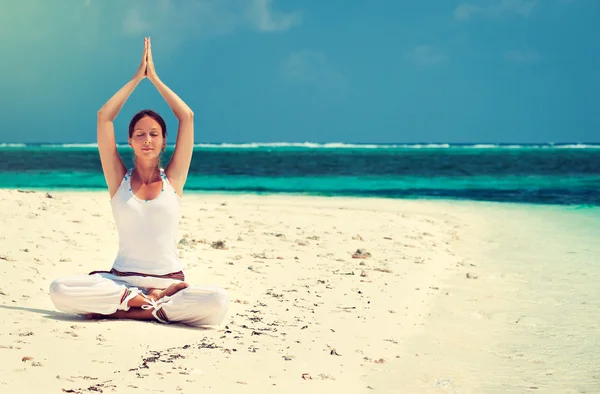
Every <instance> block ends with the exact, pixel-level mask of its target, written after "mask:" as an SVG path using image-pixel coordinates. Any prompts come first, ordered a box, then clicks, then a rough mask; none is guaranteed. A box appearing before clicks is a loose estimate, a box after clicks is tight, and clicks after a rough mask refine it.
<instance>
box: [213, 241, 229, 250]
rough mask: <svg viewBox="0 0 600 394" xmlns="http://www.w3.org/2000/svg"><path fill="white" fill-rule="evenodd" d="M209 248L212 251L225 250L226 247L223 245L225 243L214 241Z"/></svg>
mask: <svg viewBox="0 0 600 394" xmlns="http://www.w3.org/2000/svg"><path fill="white" fill-rule="evenodd" d="M210 246H211V248H213V249H227V246H226V245H225V241H221V240H219V241H215V242H213V243H212V245H210Z"/></svg>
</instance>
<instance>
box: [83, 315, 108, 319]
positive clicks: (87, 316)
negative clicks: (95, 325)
mask: <svg viewBox="0 0 600 394" xmlns="http://www.w3.org/2000/svg"><path fill="white" fill-rule="evenodd" d="M105 317H106V316H105V315H101V314H99V313H88V314H87V315H85V318H86V319H89V320H99V319H104V318H105Z"/></svg>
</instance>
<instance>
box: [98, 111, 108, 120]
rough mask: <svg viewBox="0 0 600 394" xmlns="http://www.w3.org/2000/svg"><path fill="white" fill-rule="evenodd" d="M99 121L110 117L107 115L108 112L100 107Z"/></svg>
mask: <svg viewBox="0 0 600 394" xmlns="http://www.w3.org/2000/svg"><path fill="white" fill-rule="evenodd" d="M97 115H98V121H102V120H106V119H107V118H108V116H107V115H106V112H105V111H104V110H103V109H100V110H99V111H98V114H97Z"/></svg>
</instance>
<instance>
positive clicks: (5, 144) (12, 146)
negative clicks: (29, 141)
mask: <svg viewBox="0 0 600 394" xmlns="http://www.w3.org/2000/svg"><path fill="white" fill-rule="evenodd" d="M26 146H27V145H25V144H9V143H1V144H0V148H25V147H26Z"/></svg>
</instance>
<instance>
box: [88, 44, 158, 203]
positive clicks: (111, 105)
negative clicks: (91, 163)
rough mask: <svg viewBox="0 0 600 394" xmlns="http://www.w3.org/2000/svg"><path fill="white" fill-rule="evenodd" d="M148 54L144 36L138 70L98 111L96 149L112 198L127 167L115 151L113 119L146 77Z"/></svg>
mask: <svg viewBox="0 0 600 394" xmlns="http://www.w3.org/2000/svg"><path fill="white" fill-rule="evenodd" d="M147 54H148V40H147V39H146V38H144V54H143V56H142V62H141V64H140V67H139V69H138V71H137V72H136V73H135V75H134V76H133V78H132V79H131V80H130V81H129V82H127V84H125V86H123V87H122V88H121V89H120V90H119V91H118V92H117V93H115V94H114V95H113V96H112V97H111V98H110V99H109V100H108V101H107V102H106V104H104V105H103V106H102V108H100V110H99V111H98V125H97V132H98V137H97V138H98V151H99V152H100V162H101V163H102V171H103V172H104V178H105V179H106V184H107V186H108V191H109V193H110V198H111V199H112V198H113V196H114V195H115V193H116V192H117V190H118V189H119V185H120V184H121V180H122V179H123V176H125V173H126V172H127V169H126V167H125V164H123V160H121V157H120V156H119V152H118V151H117V144H116V140H115V127H114V123H113V122H114V120H115V118H116V117H117V115H118V114H119V112H120V111H121V108H123V104H125V101H127V99H128V98H129V96H130V95H131V93H132V92H133V91H134V89H135V88H136V87H137V85H138V84H139V83H140V81H142V79H144V78H145V77H146V66H147Z"/></svg>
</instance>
